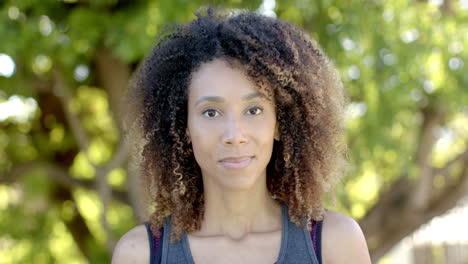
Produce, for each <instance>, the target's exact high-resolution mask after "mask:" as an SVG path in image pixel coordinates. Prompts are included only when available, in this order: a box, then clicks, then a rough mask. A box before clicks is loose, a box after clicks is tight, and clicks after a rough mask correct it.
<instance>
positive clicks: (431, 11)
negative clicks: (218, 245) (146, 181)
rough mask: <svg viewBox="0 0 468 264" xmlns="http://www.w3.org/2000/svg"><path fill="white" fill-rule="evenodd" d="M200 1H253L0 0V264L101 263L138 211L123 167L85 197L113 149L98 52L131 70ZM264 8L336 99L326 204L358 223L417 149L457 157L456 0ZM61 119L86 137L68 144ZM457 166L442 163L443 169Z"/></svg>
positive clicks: (440, 182)
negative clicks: (8, 66)
mask: <svg viewBox="0 0 468 264" xmlns="http://www.w3.org/2000/svg"><path fill="white" fill-rule="evenodd" d="M268 3H271V1H265V2H264V3H263V5H262V6H263V9H265V8H266V9H268V8H267V7H268ZM464 3H465V4H464ZM208 4H209V5H215V6H217V5H221V6H224V7H228V8H231V7H233V8H248V9H251V10H257V9H258V8H259V7H260V5H261V4H262V3H261V2H260V1H258V0H257V1H243V0H229V1H215V0H213V1H201V0H197V1H183V0H177V1H169V0H140V1H128V0H126V1H125V0H121V1H118V0H99V1H94V0H93V1H89V0H86V1H85V0H83V1H78V0H63V1H56V0H42V1H39V0H28V1H14V0H6V1H3V2H2V3H0V36H2V40H3V41H0V53H3V54H6V55H8V56H10V57H11V58H12V59H13V60H14V63H15V66H16V68H15V72H14V74H13V75H12V76H11V77H5V76H2V75H1V73H0V87H1V90H0V111H6V109H7V107H8V110H9V111H13V110H14V109H16V108H15V107H14V105H13V104H11V102H12V101H15V100H16V102H20V103H18V104H16V106H17V107H18V105H19V108H18V109H20V110H22V112H23V114H22V116H21V115H20V114H16V115H15V114H11V115H7V114H5V113H6V112H5V113H3V114H2V113H0V128H1V130H0V209H1V210H2V217H1V218H0V243H1V244H2V251H0V262H2V263H4V262H6V263H22V262H34V263H36V262H37V263H46V262H66V263H73V262H77V263H82V262H92V263H100V262H109V260H110V252H109V251H110V249H109V247H108V246H107V247H106V243H108V241H107V240H108V239H109V238H110V237H114V238H118V237H120V236H122V235H123V234H124V233H125V232H126V231H128V230H129V229H130V228H131V227H133V226H135V225H136V224H137V222H138V219H137V218H138V214H137V213H136V212H135V210H136V209H135V206H134V204H132V202H131V198H129V193H131V190H130V189H129V188H128V185H129V184H130V183H129V182H130V178H129V177H130V176H131V175H132V174H131V172H130V170H129V168H128V167H126V166H127V165H126V163H125V162H123V163H120V164H119V165H118V166H117V167H112V166H111V167H109V168H110V170H109V171H108V172H110V173H109V174H107V173H104V175H106V177H104V179H106V181H107V182H109V186H110V187H111V188H112V199H111V200H110V201H109V202H108V203H102V201H103V197H105V196H102V195H101V194H100V193H99V192H98V191H97V190H96V189H99V188H97V187H96V186H98V185H96V182H97V181H98V178H99V176H98V175H100V173H101V171H102V169H103V168H104V169H105V168H107V167H106V166H107V164H110V163H112V161H113V158H114V157H115V156H118V155H117V154H116V153H118V151H119V148H120V143H121V141H122V138H121V128H120V123H119V119H118V112H117V111H115V105H114V104H115V102H113V101H112V95H113V93H114V92H115V93H117V92H118V91H116V90H113V89H114V88H113V87H112V86H109V85H107V86H106V83H108V82H106V80H109V79H113V78H114V77H118V76H113V72H112V71H113V69H109V70H108V71H107V72H102V71H99V67H100V66H99V65H100V63H101V61H102V60H103V59H102V58H106V57H105V56H104V57H103V56H102V54H103V53H104V51H108V53H109V54H111V55H112V58H113V60H114V62H118V63H117V64H118V65H120V66H122V67H123V68H124V69H127V70H128V71H129V72H130V73H131V72H133V71H134V70H135V68H136V67H137V65H138V62H139V61H141V59H142V58H143V57H144V56H145V54H147V53H148V51H149V50H150V49H151V47H152V45H153V43H154V41H155V39H154V38H155V37H156V34H157V32H158V31H159V30H161V28H162V26H163V25H164V24H166V23H179V22H185V21H188V20H189V19H192V18H194V13H193V12H194V11H195V10H197V8H198V7H200V6H203V5H208ZM270 7H271V6H270ZM263 11H265V10H263ZM274 11H275V13H276V14H277V16H278V17H280V18H282V19H284V20H287V21H290V22H292V23H294V24H296V25H298V26H300V27H303V28H305V29H306V30H308V31H309V32H310V33H311V34H312V36H314V37H315V38H316V39H317V40H318V41H319V43H320V44H321V45H322V47H323V49H324V50H325V52H326V53H327V54H328V55H329V56H330V57H331V58H332V60H333V62H334V63H335V65H336V67H337V68H338V70H339V72H340V73H341V76H342V78H343V81H344V83H345V86H346V88H347V90H348V92H349V96H350V99H351V104H350V107H349V110H350V111H349V119H348V121H347V127H348V133H347V135H346V136H347V139H348V143H349V147H350V153H349V158H350V161H351V164H352V168H351V169H350V171H349V174H348V175H347V176H346V177H345V178H344V179H343V181H342V183H341V184H340V185H339V188H338V190H337V193H338V203H337V207H336V209H337V210H339V211H342V212H345V213H348V214H350V215H352V216H353V217H355V218H357V219H359V218H365V216H366V215H367V214H368V213H369V210H370V209H371V208H372V207H375V206H376V204H379V202H380V201H381V200H382V195H383V194H384V193H385V192H387V191H388V190H389V189H391V188H393V187H392V186H393V184H394V183H395V182H397V181H399V180H401V179H402V178H406V179H409V180H410V181H417V180H418V179H420V178H422V176H421V166H420V165H421V163H420V160H419V159H418V157H419V156H418V155H419V154H420V153H419V151H420V150H421V149H424V148H423V147H424V146H426V145H428V144H431V145H430V148H429V151H430V153H429V161H430V166H431V167H434V168H443V167H444V166H446V164H447V162H449V161H450V160H452V159H454V158H455V157H457V156H458V155H459V154H461V153H464V152H466V149H467V140H468V126H467V125H466V124H468V92H467V88H466V87H468V75H467V74H466V67H467V66H466V65H464V64H465V62H467V61H468V48H467V47H468V45H467V44H468V34H467V33H466V32H468V6H466V1H455V0H450V1H449V0H445V1H444V2H443V5H441V6H437V5H435V4H434V3H433V2H432V1H429V2H425V1H409V0H398V1H358V0H346V1H345V0H334V1H332V0H320V1H315V0H277V1H276V6H275V7H274ZM114 64H115V63H114ZM1 66H2V65H0V67H1ZM127 81H128V79H127ZM125 85H126V83H125V84H123V86H125ZM31 98H32V99H31ZM2 105H3V106H2ZM113 107H114V108H113ZM67 109H68V110H67ZM28 111H29V112H28ZM67 111H69V113H67ZM26 112H28V113H30V114H29V115H27V114H24V113H26ZM427 113H435V114H434V115H440V116H441V118H440V120H439V122H438V123H437V124H436V128H435V130H434V131H435V133H436V134H435V135H434V137H435V139H434V140H433V142H432V143H427V142H426V141H424V140H423V137H422V134H423V132H424V124H425V120H426V121H427V120H429V118H428V117H430V116H431V114H427ZM70 116H72V117H76V120H78V123H79V124H80V126H81V128H82V132H83V134H84V135H86V139H87V140H83V141H80V139H79V136H80V133H79V131H80V129H78V130H77V129H76V128H75V127H74V125H73V122H72V121H70ZM83 142H84V143H83ZM465 156H466V155H465ZM465 159H466V158H465ZM463 168H464V167H463V166H461V165H459V166H455V167H454V169H453V175H459V174H460V171H461V170H463ZM107 175H108V176H107ZM451 177H452V178H453V177H459V176H451ZM448 182H449V180H448V179H447V178H444V177H441V176H440V175H439V176H436V177H435V178H434V181H433V185H434V186H436V187H437V186H438V187H437V188H439V189H442V188H443V186H445V185H447V184H448ZM447 209H449V208H447ZM103 210H104V212H105V215H106V220H107V221H106V222H107V223H108V231H109V232H110V233H109V234H107V233H106V230H107V229H106V228H105V227H103V225H102V223H103V222H102V219H100V214H101V213H102V212H103ZM379 243H381V242H378V243H377V244H375V245H374V244H372V243H371V244H372V245H371V249H372V248H378V246H379ZM4 249H6V250H4Z"/></svg>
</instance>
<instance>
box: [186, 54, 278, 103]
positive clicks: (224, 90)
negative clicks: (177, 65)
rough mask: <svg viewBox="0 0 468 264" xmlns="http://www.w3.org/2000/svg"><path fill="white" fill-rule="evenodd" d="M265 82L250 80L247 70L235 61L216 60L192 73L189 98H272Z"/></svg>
mask: <svg viewBox="0 0 468 264" xmlns="http://www.w3.org/2000/svg"><path fill="white" fill-rule="evenodd" d="M269 90H270V89H269V86H268V85H266V82H265V81H263V82H262V81H256V80H253V79H252V78H249V76H248V75H247V72H246V70H245V68H244V67H243V66H242V65H241V64H240V63H239V62H237V61H235V60H229V61H227V60H225V59H214V60H212V61H210V62H206V63H203V64H202V65H200V67H198V69H197V70H195V71H194V72H193V73H192V76H191V80H190V84H189V98H192V99H195V98H194V97H199V96H206V95H222V96H228V97H229V96H243V95H245V94H248V93H260V94H261V95H262V96H263V97H265V98H266V99H269V98H270V97H271V96H268V94H270V92H269Z"/></svg>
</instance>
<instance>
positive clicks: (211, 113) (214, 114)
mask: <svg viewBox="0 0 468 264" xmlns="http://www.w3.org/2000/svg"><path fill="white" fill-rule="evenodd" d="M202 114H203V115H204V116H206V117H209V118H213V117H217V116H219V113H218V111H216V110H214V109H207V110H205V111H203V113H202Z"/></svg>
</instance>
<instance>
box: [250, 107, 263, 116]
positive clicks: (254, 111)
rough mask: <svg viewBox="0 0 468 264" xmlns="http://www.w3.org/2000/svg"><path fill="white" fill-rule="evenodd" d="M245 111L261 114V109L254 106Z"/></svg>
mask: <svg viewBox="0 0 468 264" xmlns="http://www.w3.org/2000/svg"><path fill="white" fill-rule="evenodd" d="M247 112H248V113H249V114H250V115H259V114H261V113H262V112H263V109H262V108H260V107H257V106H254V107H252V108H250V109H249V110H248V111H247Z"/></svg>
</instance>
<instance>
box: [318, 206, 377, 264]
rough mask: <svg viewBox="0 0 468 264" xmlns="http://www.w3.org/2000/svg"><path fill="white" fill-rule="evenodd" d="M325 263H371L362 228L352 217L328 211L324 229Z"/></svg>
mask: <svg viewBox="0 0 468 264" xmlns="http://www.w3.org/2000/svg"><path fill="white" fill-rule="evenodd" d="M322 258H323V263H327V264H334V263H350V264H352V263H360V264H361V263H369V264H370V263H371V260H370V256H369V250H368V248H367V244H366V239H365V238H364V234H363V233H362V230H361V227H359V225H358V223H357V222H356V221H355V220H354V219H352V218H351V217H349V216H347V215H344V214H342V213H338V212H335V211H327V213H326V215H325V218H324V220H323V229H322Z"/></svg>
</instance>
